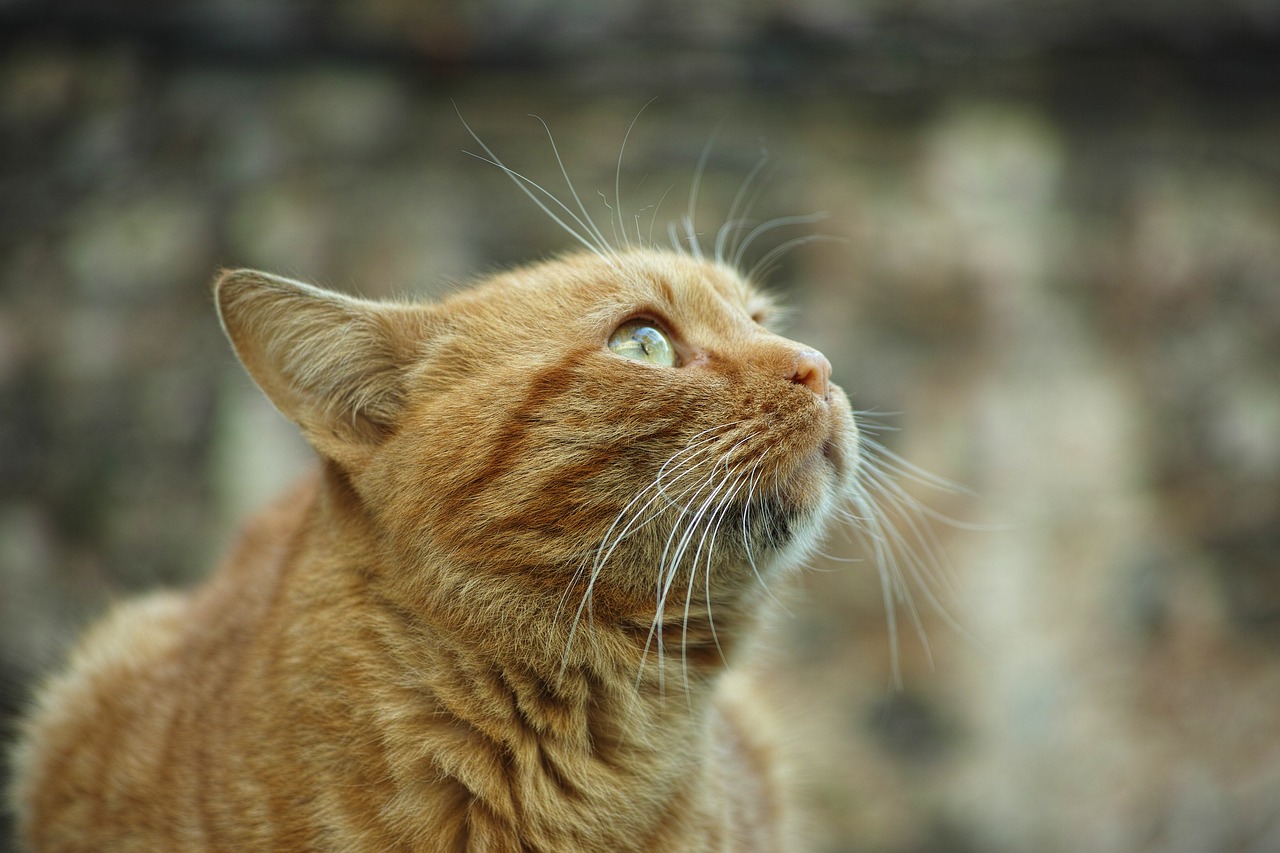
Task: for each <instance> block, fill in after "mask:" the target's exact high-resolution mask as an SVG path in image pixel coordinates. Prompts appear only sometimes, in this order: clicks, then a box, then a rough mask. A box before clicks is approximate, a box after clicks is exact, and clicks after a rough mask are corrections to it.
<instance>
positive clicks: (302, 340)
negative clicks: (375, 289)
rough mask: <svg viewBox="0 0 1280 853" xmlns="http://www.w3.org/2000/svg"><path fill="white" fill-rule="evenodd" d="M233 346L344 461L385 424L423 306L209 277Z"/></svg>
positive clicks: (396, 409)
mask: <svg viewBox="0 0 1280 853" xmlns="http://www.w3.org/2000/svg"><path fill="white" fill-rule="evenodd" d="M214 295H215V299H216V301H217V305H218V317H219V319H220V320H221V321H222V327H223V329H224V330H225V331H226V333H227V337H228V338H230V340H231V345H232V346H233V347H234V348H235V351H236V355H237V356H238V357H239V358H240V361H241V363H243V364H244V366H245V369H246V370H248V371H249V375H250V376H252V377H253V380H254V381H255V382H256V383H257V384H258V386H259V387H260V388H261V389H262V390H263V391H264V392H265V393H266V395H267V397H269V398H270V399H271V402H272V403H274V404H275V406H276V408H278V409H279V410H280V411H281V412H282V413H283V414H284V415H285V417H287V418H289V419H290V420H292V421H293V422H294V423H296V424H298V426H300V427H301V428H302V431H303V433H304V435H306V437H307V439H308V441H310V442H311V444H312V446H314V447H315V448H316V449H317V450H319V451H320V452H321V453H322V454H325V455H327V456H330V457H332V458H334V459H336V460H337V461H339V462H351V461H355V460H356V459H357V458H359V457H360V456H362V455H363V454H364V453H367V451H368V450H369V449H370V448H372V447H374V446H376V445H377V444H378V443H379V442H380V441H381V440H382V439H383V438H384V437H385V436H386V435H387V434H388V433H389V432H390V430H391V429H392V427H393V426H394V424H395V422H396V420H397V418H398V416H399V414H400V412H401V410H402V408H403V406H404V402H405V395H406V392H407V389H406V387H405V383H406V379H407V375H408V373H409V370H410V368H411V367H412V366H413V364H414V363H415V362H416V361H417V359H418V357H419V354H420V353H421V349H422V345H423V341H424V340H425V338H426V336H427V335H428V334H429V333H430V328H431V325H432V322H431V321H432V314H431V310H430V308H429V306H406V305H394V304H383V303H375V302H369V301H366V300H362V299H355V298H352V297H349V296H344V295H342V294H338V293H332V292H329V291H326V290H322V289H320V288H318V287H313V286H312V285H309V284H303V283H302V282H298V281H291V280H289V279H286V278H280V277H279V276H274V275H270V274H268V273H262V272H256V271H253V270H228V271H225V272H223V273H222V274H221V275H220V276H219V277H218V279H217V281H216V282H215V283H214Z"/></svg>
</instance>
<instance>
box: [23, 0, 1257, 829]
mask: <svg viewBox="0 0 1280 853" xmlns="http://www.w3.org/2000/svg"><path fill="white" fill-rule="evenodd" d="M685 5H686V4H670V3H660V2H638V0H637V2H633V3H630V4H618V5H616V6H609V7H607V8H608V9H609V11H604V10H605V9H606V6H604V5H599V6H597V5H590V4H581V6H579V5H578V4H572V3H567V2H562V3H544V4H483V3H480V4H470V5H465V4H464V5H457V6H453V5H446V4H411V3H397V2H393V0H382V2H377V3H368V4H356V3H331V4H303V3H286V2H273V3H248V2H236V0H220V2H212V0H210V1H209V2H198V3H191V4H183V5H180V6H170V5H161V4H147V3H135V4H128V5H119V6H115V5H104V4H92V5H83V6H75V5H67V4H48V3H46V4H28V3H13V2H10V3H8V4H0V44H2V45H3V50H0V198H2V199H3V203H0V705H2V706H3V712H4V714H5V715H6V716H11V714H12V711H13V709H16V708H17V707H19V705H20V704H21V703H22V702H23V701H25V698H26V696H27V695H28V691H29V690H30V685H31V682H32V679H33V678H34V677H35V676H36V675H37V674H38V673H41V672H44V671H46V670H47V669H48V668H49V667H50V666H52V665H53V664H54V663H55V662H56V661H57V660H58V658H59V656H60V654H61V653H62V652H63V651H64V650H65V648H66V644H67V643H68V642H69V641H70V640H71V639H72V638H73V637H74V636H75V634H76V633H77V632H78V631H79V630H81V629H82V628H83V626H84V624H85V623H86V622H87V621H88V620H89V619H91V618H92V617H93V616H94V615H96V614H98V613H100V612H101V611H102V609H103V608H104V607H105V606H106V605H107V603H108V602H109V601H111V600H113V599H115V598H118V597H121V596H124V595H127V594H131V593H133V592H135V591H138V590H142V589H148V588H152V587H155V586H157V585H174V584H186V583H190V582H193V581H195V580H197V579H199V578H200V577H202V576H204V575H205V574H206V573H207V571H208V570H209V569H210V568H211V567H212V566H213V565H214V563H215V562H216V561H217V559H218V557H219V554H220V553H221V552H222V551H223V549H224V547H225V545H226V544H227V541H228V539H229V537H230V536H231V535H233V532H234V530H235V528H236V526H237V524H238V523H239V522H240V521H241V520H243V518H244V517H245V516H246V515H248V514H249V513H251V512H252V511H253V510H254V509H255V508H256V507H258V506H260V505H261V504H262V503H263V502H264V501H265V500H267V499H269V497H270V496H271V495H272V494H274V493H275V492H276V491H278V490H279V489H281V488H283V487H284V485H285V484H287V483H288V482H289V481H290V480H291V479H292V478H293V477H295V476H297V474H298V473H299V472H300V471H302V470H305V468H306V467H307V466H308V465H309V464H310V455H309V451H307V449H306V448H305V447H304V446H303V445H302V444H301V442H300V441H299V440H298V439H297V438H296V437H295V435H294V432H293V430H292V428H291V427H290V426H289V425H288V424H287V423H285V422H284V421H283V419H281V418H280V417H279V416H278V415H276V414H275V412H274V411H273V410H272V409H271V408H270V406H269V405H268V404H267V403H266V402H265V400H264V399H263V398H262V397H261V396H260V395H259V394H258V392H257V391H256V390H255V389H254V388H253V387H252V386H251V384H250V383H249V382H248V380H247V379H246V378H244V377H243V375H242V372H241V371H240V369H239V368H238V366H237V365H236V364H235V363H234V360H233V358H232V357H231V355H230V352H229V349H228V347H227V346H226V345H225V343H224V342H223V340H222V337H221V333H220V331H219V329H218V328H217V323H216V320H215V318H214V314H213V311H212V306H211V303H210V299H209V296H208V284H209V282H210V280H211V278H212V275H213V273H214V271H215V270H216V269H218V268H219V267H220V266H227V265H251V266H258V267H262V268H265V269H270V270H273V271H276V272H280V273H284V274H288V275H293V276H296V277H299V278H304V279H308V280H312V281H317V282H320V283H323V284H326V285H329V286H332V287H337V288H341V289H346V290H350V291H353V292H359V293H363V294H365V295H369V296H379V295H390V294H402V293H411V294H418V295H421V296H424V297H430V296H431V295H433V294H438V293H440V292H443V291H444V290H445V289H447V288H450V287H453V286H456V284H457V283H459V282H462V281H465V280H466V279H467V278H468V277H471V276H473V275H478V274H482V273H484V272H485V271H488V270H492V269H495V268H499V267H504V266H510V265H514V264H517V263H520V262H523V261H526V260H529V259H533V258H537V257H542V256H545V255H547V254H550V253H553V252H557V251H562V250H566V249H572V248H573V246H574V242H573V240H572V238H571V237H569V236H568V235H566V234H565V233H564V232H562V231H561V230H559V229H558V227H557V226H556V225H555V224H554V223H552V222H551V221H550V220H549V219H548V218H547V217H546V216H544V215H543V214H541V213H540V212H539V211H537V210H536V208H535V207H534V206H533V204H532V203H531V202H530V201H529V200H528V199H527V198H525V197H524V196H523V195H521V194H520V193H519V192H518V191H517V190H516V189H515V187H514V186H512V184H511V183H510V181H509V180H508V179H507V178H506V177H505V176H503V175H502V174H501V173H500V172H499V170H497V169H496V168H494V167H492V166H490V165H487V164H485V163H483V162H481V161H480V160H478V159H476V158H475V157H471V156H468V154H466V153H464V152H472V153H477V152H478V146H477V145H476V144H475V143H474V141H472V140H471V138H470V137H469V135H468V133H467V131H466V129H465V127H464V125H463V120H464V119H465V121H466V122H467V123H469V124H470V125H471V126H472V127H473V128H474V129H475V131H476V132H477V133H478V134H479V135H480V136H481V138H483V139H484V141H485V142H486V143H487V144H488V145H489V146H490V147H492V148H493V150H494V151H495V152H497V154H498V155H499V156H500V157H502V158H503V159H504V161H506V162H507V163H508V164H509V165H511V166H512V167H513V168H516V169H518V170H520V171H522V172H524V173H526V174H528V175H529V176H530V177H531V178H533V179H535V180H537V181H539V182H540V183H542V184H544V185H545V186H547V187H548V188H549V189H550V190H552V191H553V192H555V193H556V194H557V195H558V196H560V197H561V198H565V199H566V200H567V198H568V196H567V188H566V187H565V185H564V183H563V178H562V177H561V175H560V173H559V170H558V167H557V165H556V162H555V159H554V154H553V152H552V149H551V146H550V143H549V141H548V138H547V135H546V131H544V129H543V126H542V125H541V124H540V123H539V122H538V121H536V120H535V119H532V118H530V117H529V114H536V115H537V116H539V117H541V118H542V119H543V120H545V122H546V124H547V125H548V126H549V127H550V130H551V132H552V133H553V134H554V135H555V142H556V145H557V146H558V149H559V153H560V155H561V156H562V157H563V159H564V162H565V164H566V166H567V168H568V169H569V171H570V174H571V175H572V177H573V179H574V182H575V185H576V186H577V188H578V190H579V192H580V194H581V195H582V197H583V199H584V201H585V202H586V204H587V205H588V207H589V208H590V209H591V211H592V214H593V215H594V216H595V217H596V218H597V219H598V220H599V221H601V222H608V221H610V218H611V215H612V212H613V211H614V210H616V209H620V210H621V211H623V216H622V217H621V221H623V222H624V223H626V227H627V228H628V230H629V231H631V230H634V232H635V233H638V234H641V235H644V236H646V237H647V236H648V235H649V234H650V233H652V234H653V235H654V238H655V240H657V241H659V242H665V239H666V238H665V235H666V222H667V221H668V220H672V219H678V218H679V217H680V216H681V215H683V214H684V212H685V211H686V209H687V207H688V206H689V198H688V194H689V187H690V183H691V180H692V177H693V172H694V169H695V166H696V164H697V162H698V160H699V157H700V155H701V152H702V151H703V150H704V147H705V146H706V145H707V143H708V141H709V140H712V139H713V138H714V143H713V144H712V146H711V148H710V151H711V155H710V158H709V160H708V162H707V168H706V172H705V175H704V177H703V180H702V186H701V191H700V193H699V198H698V199H697V205H696V216H697V221H698V227H699V230H701V231H702V232H704V233H707V234H710V233H713V232H714V231H715V229H716V228H717V227H718V226H719V224H720V222H721V221H722V219H723V218H724V217H725V216H726V215H728V210H729V208H730V206H731V204H732V202H733V199H734V197H735V195H736V194H737V192H738V190H739V188H740V187H741V186H742V184H743V181H744V180H745V179H746V177H747V175H748V174H749V173H750V172H751V170H752V169H753V167H755V165H756V164H757V163H758V162H759V161H760V158H761V154H762V151H765V150H767V151H768V157H769V159H768V164H767V165H766V167H765V169H764V172H765V173H767V174H768V180H767V181H766V182H762V183H757V184H756V186H757V187H759V194H758V198H757V199H756V201H755V203H754V215H755V216H757V217H758V218H760V219H769V218H772V217H775V216H789V215H804V214H810V213H814V212H819V211H821V212H825V214H826V217H825V219H823V220H822V221H820V222H817V223H814V224H808V225H796V226H791V227H788V228H780V229H778V230H777V231H776V232H773V233H771V234H770V235H769V236H767V237H765V238H762V239H761V240H760V241H759V242H758V243H756V244H755V245H754V246H753V247H752V250H751V252H750V254H749V257H748V258H747V262H748V263H752V262H754V261H756V260H760V259H762V258H765V257H766V256H767V255H768V254H769V252H770V250H771V249H773V248H774V247H779V246H781V245H782V244H783V243H785V242H786V241H787V240H789V239H791V238H793V237H800V236H804V235H806V234H813V233H819V234H823V235H829V236H831V237H834V238H836V239H834V240H823V241H817V242H812V243H807V244H804V245H801V246H797V247H795V248H793V249H792V250H791V251H789V252H787V253H785V254H783V255H782V256H781V258H780V259H779V260H778V263H777V268H776V269H775V270H774V272H773V273H772V275H771V276H770V283H771V285H772V286H773V287H775V288H776V289H777V290H778V291H779V292H780V293H782V294H783V295H784V297H785V298H786V300H787V301H788V302H789V303H790V304H791V305H792V306H793V307H794V309H795V310H794V315H793V320H792V325H791V328H790V330H789V334H790V335H791V336H793V337H795V338H797V339H800V340H805V341H807V342H810V343H813V344H815V345H816V346H818V347H820V348H821V349H823V351H824V352H826V353H827V354H828V356H829V357H830V358H831V360H832V362H833V364H834V365H835V372H836V379H837V381H839V382H840V384H841V385H842V386H843V387H845V388H846V389H848V390H849V391H850V392H851V394H852V396H853V400H854V404H855V406H856V407H858V408H860V409H865V410H878V411H881V412H888V413H895V414H885V415H878V416H875V418H874V419H875V420H878V421H880V422H883V423H885V424H886V425H888V426H889V427H891V428H892V430H891V431H886V432H883V433H880V434H879V435H878V437H879V439H880V440H881V441H883V442H884V443H885V444H887V445H888V446H889V447H891V448H892V449H893V450H894V451H896V452H898V453H900V454H902V455H903V456H905V457H906V458H907V459H909V460H911V461H912V462H914V463H915V464H917V465H920V466H922V467H923V468H925V469H927V470H928V471H931V472H936V473H937V474H940V475H943V476H945V477H947V478H949V479H951V480H954V481H956V482H958V483H960V484H962V485H963V486H965V487H966V488H967V489H969V490H970V491H971V493H966V492H948V491H944V490H937V489H932V488H929V487H928V486H926V485H924V484H921V483H916V482H911V481H908V482H907V484H906V485H907V488H908V490H909V491H910V492H911V493H912V494H913V495H914V496H915V498H916V499H918V500H920V501H922V502H924V503H925V504H926V505H927V506H929V507H931V508H932V509H934V510H936V511H937V512H939V513H941V514H944V515H946V516H949V517H952V518H955V519H958V520H959V521H961V522H963V524H961V525H956V526H953V525H947V524H945V523H934V524H933V525H932V530H933V534H934V535H936V537H937V540H938V541H937V543H936V545H931V544H929V543H926V545H929V547H927V548H923V549H917V550H918V551H931V552H933V553H937V554H939V555H940V557H939V559H938V561H937V562H936V563H933V562H929V561H927V560H925V561H923V562H921V563H920V564H918V565H916V566H915V568H916V569H917V570H918V571H919V572H920V573H922V574H926V575H928V576H929V577H927V578H925V579H924V583H923V584H920V583H915V584H913V588H914V589H915V595H914V599H915V604H916V606H917V607H918V608H919V614H920V620H921V622H922V625H921V626H920V630H917V628H916V627H915V626H914V625H913V624H912V619H911V616H910V612H909V609H908V608H907V606H906V605H905V604H904V603H899V604H898V606H897V609H896V616H897V623H898V641H897V644H896V652H895V650H894V643H893V642H892V638H891V636H890V632H889V629H888V626H887V620H886V614H885V610H884V606H883V604H882V602H881V592H880V585H879V584H880V582H879V579H878V577H877V575H876V572H875V569H874V567H873V566H872V565H871V564H870V563H869V562H868V561H867V560H866V556H867V555H866V553H865V551H864V550H861V549H860V548H859V547H858V546H857V545H856V543H853V542H850V541H847V540H848V539H849V538H850V537H848V536H842V535H835V536H833V537H832V540H831V542H830V543H829V547H828V549H827V550H828V552H829V556H828V557H826V558H824V559H823V560H821V561H819V562H818V564H816V565H815V566H813V567H812V570H811V571H809V572H806V573H805V574H804V576H803V577H802V578H800V580H799V586H800V589H799V590H797V591H796V593H795V595H793V596H789V597H788V605H789V612H788V613H785V614H782V615H780V617H779V620H778V625H777V628H776V631H775V633H774V635H773V636H772V638H771V640H770V643H769V648H768V649H766V650H765V651H766V654H765V656H764V657H765V663H764V665H763V667H762V669H763V673H764V676H765V677H766V678H767V679H768V681H769V683H770V684H771V686H772V688H773V689H772V693H773V696H774V701H775V703H776V704H777V705H778V709H779V714H780V716H781V718H782V719H783V720H786V721H787V722H788V732H789V733H790V734H791V736H792V739H793V741H794V743H793V747H794V751H795V753H796V755H797V766H798V768H799V770H798V778H799V780H800V782H801V785H802V790H803V792H804V800H805V803H806V805H807V808H808V811H809V815H810V817H809V823H810V829H811V833H812V835H813V839H814V840H813V849H814V850H816V851H832V853H834V852H835V851H869V850H876V851H926V850H947V851H956V850H998V851H1021V850H1089V851H1130V850H1161V851H1164V850H1185V851H1218V850H1222V851H1226V850H1254V851H1267V850H1274V849H1280V714H1278V713H1277V711H1276V709H1277V708H1280V575H1278V572H1280V87H1277V86H1276V85H1274V84H1275V83H1277V82H1278V81H1280V67H1277V64H1276V61H1275V60H1274V59H1273V57H1275V56H1277V55H1280V53H1278V52H1277V50H1276V49H1275V48H1276V46H1277V44H1280V42H1278V41H1277V38H1278V35H1277V29H1276V27H1277V22H1278V21H1280V14H1278V13H1277V8H1276V5H1275V4H1268V3H1262V2H1254V3H1248V2H1244V0H1240V2H1236V3H1215V4H1210V3H1208V2H1205V3H1194V2H1184V3H1178V4H1154V3H1153V4H1131V5H1126V6H1121V7H1115V6H1114V4H1111V5H1103V4H1100V3H1098V4H1090V3H1077V4H1068V3H1059V4H1021V3H1017V2H1013V0H1009V2H995V0H990V2H981V3H968V4H963V10H964V14H961V12H960V11H956V10H957V9H960V6H957V5H956V4H941V3H934V4H930V3H927V2H922V3H915V4H911V5H910V9H909V10H908V11H903V9H906V8H907V7H905V6H904V5H903V4H890V3H865V4H860V5H846V4H839V3H834V2H830V3H824V2H817V0H811V2H806V3H803V4H799V5H794V6H787V5H781V4H765V3H748V2H741V3H737V4H732V3H723V4H711V5H708V6H707V7H706V8H705V11H702V12H698V13H696V14H695V13H692V12H689V11H687V10H686V8H685ZM1041 6H1044V8H1043V9H1041V8H1040V7H1041ZM1032 7H1036V8H1035V9H1033V8H1032ZM654 96H657V99H656V100H654V101H653V102H652V103H648V102H649V101H650V99H651V98H653V97H654ZM646 103H648V105H647V106H646ZM642 109H643V112H642ZM637 115H639V118H638V120H637V121H636V122H635V125H634V128H633V129H632V130H631V135H630V137H627V133H628V128H629V127H630V126H631V123H632V120H633V119H636V117H637ZM624 138H626V139H627V142H626V151H625V155H624V156H623V157H622V158H621V162H620V164H619V152H620V150H621V147H622V144H623V140H624ZM615 178H616V179H617V182H618V185H619V186H620V187H621V198H620V199H619V198H615V195H614V187H615ZM900 524H901V526H902V528H903V529H904V530H906V531H907V532H908V534H909V533H910V530H911V528H910V520H909V519H906V518H903V519H900ZM971 528H974V529H971ZM850 560H857V561H858V562H849V561H850ZM911 568H912V567H911V565H909V564H908V565H904V569H911ZM917 580H919V579H917ZM927 590H933V591H935V592H936V595H937V596H938V598H939V599H940V600H941V603H942V605H943V607H944V610H945V612H939V611H938V609H937V608H934V607H933V606H932V605H931V604H930V603H929V601H928V592H927ZM926 641H927V646H926ZM895 656H896V657H899V658H900V664H899V667H900V670H901V682H902V686H901V688H900V689H899V688H897V687H895V685H894V680H895V679H894V673H893V665H892V661H893V660H894V659H895ZM2 845H3V841H0V848H2Z"/></svg>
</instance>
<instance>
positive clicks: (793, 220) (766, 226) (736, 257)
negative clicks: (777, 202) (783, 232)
mask: <svg viewBox="0 0 1280 853" xmlns="http://www.w3.org/2000/svg"><path fill="white" fill-rule="evenodd" d="M826 216H827V215H826V214H825V213H810V214H806V215H804V216H779V217H778V218H777V219H770V220H769V221H768V222H762V223H760V224H759V225H757V226H756V227H755V228H753V229H751V231H750V233H748V234H747V236H746V238H745V239H744V240H743V241H742V242H741V243H740V244H738V248H737V249H736V250H735V251H734V253H733V267H734V269H741V268H742V258H743V256H744V255H745V254H746V253H747V249H749V248H750V247H751V244H752V243H754V242H755V240H756V238H758V237H759V236H760V235H762V234H767V233H768V232H770V231H773V230H775V229H777V228H784V227H786V226H788V225H812V224H813V223H814V222H819V221H821V220H823V219H825V218H826ZM756 266H759V264H757V265H756Z"/></svg>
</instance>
